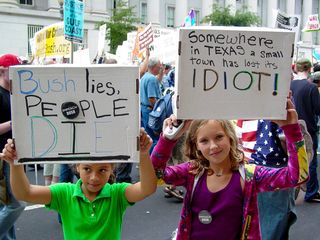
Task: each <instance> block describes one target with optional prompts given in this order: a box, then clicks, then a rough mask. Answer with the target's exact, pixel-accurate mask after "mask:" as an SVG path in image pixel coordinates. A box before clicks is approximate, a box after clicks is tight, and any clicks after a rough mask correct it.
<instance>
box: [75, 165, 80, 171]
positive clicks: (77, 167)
mask: <svg viewBox="0 0 320 240" xmlns="http://www.w3.org/2000/svg"><path fill="white" fill-rule="evenodd" d="M76 170H77V172H78V173H80V164H79V163H78V164H76Z"/></svg>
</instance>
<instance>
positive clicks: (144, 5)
mask: <svg viewBox="0 0 320 240" xmlns="http://www.w3.org/2000/svg"><path fill="white" fill-rule="evenodd" d="M147 12H148V8H147V3H145V2H142V3H141V10H140V19H141V23H143V24H146V23H147V21H148V16H147Z"/></svg>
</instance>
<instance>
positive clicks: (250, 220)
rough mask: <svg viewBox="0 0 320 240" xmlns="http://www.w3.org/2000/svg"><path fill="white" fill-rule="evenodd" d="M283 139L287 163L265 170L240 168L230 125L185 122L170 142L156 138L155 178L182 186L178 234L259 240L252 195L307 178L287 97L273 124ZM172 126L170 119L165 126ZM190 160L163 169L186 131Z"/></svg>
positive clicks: (294, 115)
mask: <svg viewBox="0 0 320 240" xmlns="http://www.w3.org/2000/svg"><path fill="white" fill-rule="evenodd" d="M275 122H276V123H277V124H278V125H279V126H280V127H281V128H282V129H283V131H284V134H285V136H286V138H287V141H288V153H289V154H288V156H289V164H288V166H287V167H284V168H268V167H264V166H257V165H254V164H245V163H244V158H243V152H242V151H241V149H239V144H238V139H237V137H236V133H235V130H234V127H233V124H232V123H231V121H227V120H194V121H192V123H191V126H190V122H189V121H186V122H185V125H184V127H183V128H182V130H181V131H180V132H179V133H178V134H177V135H176V137H175V139H174V140H169V139H166V138H165V136H161V137H160V139H159V141H158V143H157V145H156V147H155V148H154V151H153V152H152V155H151V159H152V163H153V166H154V168H155V170H156V174H157V176H158V178H161V179H162V180H164V181H165V182H166V183H170V184H172V183H175V184H176V185H182V186H184V187H185V188H186V190H187V193H186V196H185V198H184V206H183V208H182V212H181V219H180V224H179V229H178V234H177V240H181V239H212V236H213V237H214V239H224V240H227V239H230V240H234V239H255V240H259V239H261V235H260V226H259V212H258V206H257V194H258V193H259V192H263V191H276V190H278V189H279V188H280V189H282V188H289V187H295V186H297V185H299V184H301V183H303V182H305V181H307V179H308V163H307V157H306V151H305V147H304V141H303V136H302V134H301V131H300V128H299V125H298V116H297V113H296V111H295V109H294V105H293V103H292V102H291V100H290V99H287V119H286V120H277V121H275ZM176 124H177V119H176V117H175V116H174V115H172V116H171V117H170V118H168V119H166V120H165V123H164V128H165V127H168V126H169V127H172V126H173V125H176ZM189 126H190V129H189V131H188V132H187V137H186V150H185V155H186V156H187V157H188V159H189V162H186V163H183V164H179V165H177V166H167V165H166V163H167V160H168V158H169V157H170V155H171V151H172V148H173V146H174V145H175V142H176V140H177V139H178V138H179V137H180V136H181V135H182V134H183V133H184V132H185V131H186V130H187V129H188V127H189Z"/></svg>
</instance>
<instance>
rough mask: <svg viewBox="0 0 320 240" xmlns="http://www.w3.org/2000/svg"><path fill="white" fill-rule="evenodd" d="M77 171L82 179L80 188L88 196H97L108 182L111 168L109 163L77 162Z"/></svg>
mask: <svg viewBox="0 0 320 240" xmlns="http://www.w3.org/2000/svg"><path fill="white" fill-rule="evenodd" d="M77 171H78V172H79V174H80V178H81V180H82V185H81V189H82V191H83V193H84V194H85V195H86V196H87V197H88V196H94V197H95V196H97V194H98V193H99V192H100V190H101V189H102V188H103V186H104V185H105V184H106V183H107V182H108V180H109V178H110V175H111V174H112V171H113V168H112V165H111V164H110V163H92V164H82V163H81V164H78V165H77Z"/></svg>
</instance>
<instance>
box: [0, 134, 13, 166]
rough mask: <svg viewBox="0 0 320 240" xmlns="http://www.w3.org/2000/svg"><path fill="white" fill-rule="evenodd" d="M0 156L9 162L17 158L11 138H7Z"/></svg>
mask: <svg viewBox="0 0 320 240" xmlns="http://www.w3.org/2000/svg"><path fill="white" fill-rule="evenodd" d="M0 157H1V159H3V160H5V161H7V162H8V163H10V164H11V163H13V161H14V160H15V159H17V153H16V150H15V147H14V144H13V141H12V139H8V140H7V144H6V145H5V146H4V148H3V150H2V153H0Z"/></svg>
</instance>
